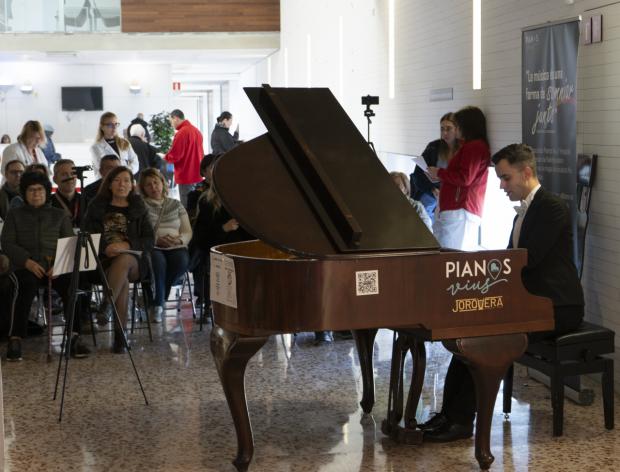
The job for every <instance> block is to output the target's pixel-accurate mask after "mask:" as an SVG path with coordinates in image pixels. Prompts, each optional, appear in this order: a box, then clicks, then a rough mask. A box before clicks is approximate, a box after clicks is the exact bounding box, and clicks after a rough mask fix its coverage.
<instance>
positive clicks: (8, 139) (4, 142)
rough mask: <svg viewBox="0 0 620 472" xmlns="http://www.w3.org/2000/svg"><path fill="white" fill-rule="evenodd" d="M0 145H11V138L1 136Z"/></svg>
mask: <svg viewBox="0 0 620 472" xmlns="http://www.w3.org/2000/svg"><path fill="white" fill-rule="evenodd" d="M0 144H11V137H10V136H9V135H8V134H3V135H2V139H0Z"/></svg>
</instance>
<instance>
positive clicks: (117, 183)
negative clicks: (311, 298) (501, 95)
mask: <svg viewBox="0 0 620 472" xmlns="http://www.w3.org/2000/svg"><path fill="white" fill-rule="evenodd" d="M476 113H477V114H476ZM119 126H120V122H119V120H118V117H117V116H116V115H115V114H114V113H111V112H106V113H103V114H102V115H101V117H100V120H99V124H98V127H97V130H96V138H95V140H94V143H93V144H92V146H91V159H92V163H93V165H94V169H95V175H96V176H97V177H99V178H98V179H97V180H95V181H94V182H92V183H90V184H89V185H87V186H85V187H84V188H83V189H81V192H80V189H78V188H77V178H76V171H75V167H76V166H75V162H74V161H72V160H70V159H63V158H62V156H60V155H57V157H58V160H56V162H55V163H54V166H53V172H52V173H51V175H50V170H49V168H48V165H49V164H48V160H47V159H46V157H45V155H44V154H43V151H42V148H44V147H45V146H46V144H47V142H46V133H45V130H44V127H43V126H42V125H41V123H40V122H38V121H34V120H30V121H27V122H26V123H25V124H24V125H23V127H22V130H21V132H20V134H19V136H18V137H17V140H16V142H14V143H8V145H7V146H6V147H5V148H4V150H3V152H2V160H1V165H0V171H1V174H2V179H3V180H2V186H1V187H0V223H2V224H3V227H2V233H1V236H0V241H1V243H2V252H3V253H4V254H6V255H7V256H8V260H9V261H10V267H9V268H8V270H7V271H10V272H11V273H12V274H13V275H14V277H13V279H14V280H15V281H16V283H17V285H18V289H17V290H16V291H15V293H16V294H17V295H16V302H15V307H14V309H13V310H11V311H10V314H8V315H4V314H3V313H0V318H1V319H0V335H4V336H7V337H8V340H9V342H8V347H7V358H8V359H9V360H19V359H21V358H22V348H21V346H22V343H21V340H22V339H23V338H24V337H25V336H27V334H28V320H29V316H30V314H31V307H32V303H33V300H34V298H35V296H36V294H37V293H38V291H39V288H40V287H44V286H47V284H48V283H49V282H50V281H51V285H52V287H53V289H54V290H55V291H56V292H57V293H58V295H59V296H60V299H61V300H62V307H63V310H64V312H65V313H67V304H68V303H69V302H70V300H69V296H70V294H69V293H68V287H69V281H70V276H69V275H61V276H58V277H56V276H54V277H52V272H51V269H52V266H53V260H54V257H55V254H56V247H57V242H58V239H59V238H63V237H67V236H72V235H74V234H76V232H77V231H78V230H80V229H82V230H84V231H87V232H89V233H91V234H97V233H98V234H101V238H100V247H99V256H100V259H101V261H102V265H103V269H104V271H105V274H106V278H107V282H108V283H109V285H110V287H111V289H112V304H113V307H112V306H108V308H110V309H112V308H113V309H114V310H113V311H115V312H116V313H117V314H118V319H119V321H120V323H116V318H114V319H113V322H114V323H115V324H114V338H113V347H112V350H113V351H114V352H123V351H124V349H125V347H126V345H125V342H124V341H125V340H124V335H123V333H122V331H121V328H122V327H124V326H125V325H126V323H127V318H128V303H129V293H130V286H131V283H132V282H137V281H141V282H145V286H146V287H147V292H148V293H149V296H150V306H149V314H148V316H149V319H150V320H151V321H153V322H156V323H158V322H161V321H162V318H163V316H165V304H166V301H167V299H168V297H169V295H170V292H171V288H172V286H173V285H174V284H175V283H179V282H180V281H182V280H183V277H184V276H185V274H187V273H188V271H190V270H191V271H192V272H193V274H194V282H195V288H196V292H195V295H196V296H199V297H201V298H202V300H203V302H204V300H208V298H209V297H208V293H204V291H203V290H204V288H205V287H207V286H208V277H206V276H205V274H208V270H209V268H208V266H209V257H208V255H209V251H210V249H211V248H212V247H213V246H215V245H218V244H223V243H229V242H237V241H244V240H249V239H253V236H252V235H251V234H249V233H247V232H246V231H245V230H244V228H243V227H241V226H240V225H239V222H238V221H237V220H236V219H235V218H234V217H233V216H232V215H230V214H229V213H228V211H227V210H226V208H224V206H223V205H222V202H221V200H220V198H219V195H218V193H217V189H216V188H215V186H214V185H213V182H212V178H211V173H212V171H213V167H214V164H215V162H216V160H217V157H218V156H217V155H215V154H210V155H207V156H205V157H204V159H203V160H202V162H201V164H200V174H201V175H202V177H203V178H204V180H203V181H202V182H200V183H199V184H197V185H196V186H195V189H194V190H193V191H192V192H190V194H189V196H188V208H187V209H186V208H185V207H184V206H183V205H182V204H181V203H180V201H179V200H177V199H173V198H171V197H170V196H169V195H168V185H167V181H166V179H165V177H164V176H163V175H162V173H161V172H160V170H159V169H158V167H160V165H161V159H160V158H159V156H158V155H157V152H156V150H155V148H154V147H153V146H151V145H150V144H148V143H147V141H146V135H145V133H144V132H145V129H144V127H143V126H142V125H141V124H140V125H136V124H134V125H133V126H131V128H130V129H131V137H130V139H129V140H128V139H125V138H123V137H121V136H120V135H119V133H118V130H119ZM441 126H442V141H441V142H440V143H439V145H438V147H437V149H438V156H437V159H431V160H430V161H429V162H428V163H429V173H428V174H426V175H425V176H423V178H424V179H425V181H428V182H434V184H433V186H432V188H431V191H432V192H433V196H435V197H436V195H437V193H438V188H439V183H441V185H442V187H444V186H448V187H449V186H450V185H458V184H459V183H461V184H462V182H460V181H459V180H458V175H457V174H458V170H456V169H454V168H453V167H455V166H453V164H454V163H458V162H460V161H466V163H468V164H470V167H471V168H472V169H474V168H475V169H474V170H472V171H471V172H470V174H472V175H474V173H476V174H475V177H476V179H474V180H475V182H474V184H475V185H478V186H479V187H481V188H484V185H485V184H486V181H485V180H484V179H483V177H482V174H481V172H479V169H482V168H483V167H484V166H486V164H487V160H488V145H487V144H486V128H485V123H484V116H483V115H482V114H481V112H480V111H479V110H478V109H472V108H467V109H464V110H461V111H459V112H458V113H456V114H447V115H445V116H444V117H442V119H441ZM451 126H452V128H457V131H454V129H448V128H450V127H451ZM444 128H446V129H445V130H444ZM49 135H50V134H49V133H48V136H49ZM7 138H8V137H7ZM457 138H459V139H460V141H458V142H457ZM3 141H10V140H8V139H7V140H5V139H4V138H3ZM444 142H445V143H444ZM442 143H443V144H445V145H443V147H442ZM478 144H480V145H478ZM133 146H136V147H139V148H140V149H134V148H133ZM476 146H478V147H476ZM470 148H471V149H470ZM478 148H480V149H478ZM143 151H144V152H143ZM427 154H428V153H427ZM425 157H427V156H425ZM442 159H443V160H445V163H444V162H443V161H442ZM442 163H443V164H445V171H444V169H441V170H439V171H438V170H437V167H444V166H443V165H442ZM474 164H475V165H474ZM478 174H480V176H479V175H478ZM136 178H138V179H139V185H137V184H136V182H135V179H136ZM392 178H393V180H394V182H395V183H396V184H397V185H398V186H399V188H400V189H401V191H402V192H403V194H405V196H407V198H409V195H410V194H414V193H415V192H416V190H418V191H419V190H420V189H415V188H410V185H409V180H408V179H407V176H405V175H404V174H402V173H392ZM52 182H53V183H54V186H55V188H56V189H55V192H54V193H52ZM428 182H427V183H428ZM446 188H447V187H446ZM479 193H480V191H477V192H475V196H477V195H478V194H479ZM440 195H441V194H440ZM409 201H410V203H411V204H412V205H413V207H414V208H415V210H416V211H417V212H418V214H419V215H420V217H421V218H422V220H423V221H424V223H425V224H426V225H427V226H428V227H429V229H431V224H432V223H431V220H432V218H433V215H429V214H427V211H426V210H425V208H424V206H425V205H423V204H422V203H420V202H419V201H417V200H413V199H411V198H409ZM439 202H440V208H439V211H440V212H444V211H446V210H448V208H445V207H444V206H443V205H441V203H442V200H441V198H439ZM475 203H476V205H474V207H473V210H472V209H471V208H470V206H471V205H470V206H468V205H469V200H467V202H465V203H464V205H463V206H464V208H465V210H467V211H469V212H471V211H474V213H476V211H475V210H476V209H477V208H478V207H479V206H480V203H479V202H478V201H476V202H475ZM427 208H428V207H427ZM449 209H451V208H449ZM443 219H445V214H444V213H442V218H441V220H443ZM85 278H86V280H85V281H82V280H80V288H81V289H82V290H81V291H85V292H86V293H89V292H88V290H89V288H90V286H91V285H92V284H101V283H102V281H101V280H100V279H99V276H98V274H97V271H91V272H89V274H88V276H86V277H85ZM1 290H5V288H4V286H2V287H0V291H1ZM88 296H89V297H90V295H88ZM75 298H76V299H77V304H76V307H75V311H76V313H77V316H75V319H74V323H75V324H74V326H73V330H72V332H71V333H68V335H69V336H68V343H67V345H66V348H67V349H68V350H70V353H71V355H73V356H74V357H85V356H87V355H88V353H89V350H88V348H87V347H86V346H85V345H84V344H83V343H82V341H81V339H80V332H81V328H82V326H84V325H85V322H89V321H90V322H92V313H91V305H90V300H89V299H86V300H85V299H84V297H82V298H80V297H75ZM206 305H207V306H208V304H206ZM99 311H100V312H102V311H105V308H103V309H102V308H101V306H100V308H99ZM98 321H101V320H98ZM109 321H110V320H109V318H105V319H104V320H103V321H102V322H103V323H108V322H109ZM89 324H90V323H89ZM3 327H5V328H3ZM319 334H320V333H319Z"/></svg>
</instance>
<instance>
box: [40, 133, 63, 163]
mask: <svg viewBox="0 0 620 472" xmlns="http://www.w3.org/2000/svg"><path fill="white" fill-rule="evenodd" d="M44 129H45V141H46V142H45V147H44V148H43V154H45V158H46V159H47V164H48V165H50V166H51V165H52V164H53V163H54V162H57V161H58V160H60V158H61V157H62V156H61V155H60V154H58V153H57V152H56V146H54V141H52V135H53V134H54V127H53V126H52V125H45V126H44Z"/></svg>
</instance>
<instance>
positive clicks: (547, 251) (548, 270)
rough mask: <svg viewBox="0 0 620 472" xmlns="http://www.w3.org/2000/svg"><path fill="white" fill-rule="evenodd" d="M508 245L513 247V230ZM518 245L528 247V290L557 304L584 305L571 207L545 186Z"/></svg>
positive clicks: (525, 282)
mask: <svg viewBox="0 0 620 472" xmlns="http://www.w3.org/2000/svg"><path fill="white" fill-rule="evenodd" d="M515 221H516V218H515ZM513 230H514V223H513ZM508 247H509V248H512V247H513V246H512V232H511V233H510V243H509V245H508ZM519 247H520V248H524V249H527V266H525V267H524V269H523V272H522V279H523V285H524V286H525V288H526V289H527V290H528V291H529V292H531V293H533V294H534V295H540V296H543V297H547V298H551V300H552V301H553V305H554V306H555V307H558V306H566V305H583V304H584V300H583V290H582V288H581V282H580V281H579V276H578V275H577V269H576V268H575V264H574V262H573V258H572V253H573V233H572V230H571V224H570V214H569V212H568V208H567V206H566V204H565V203H564V202H563V201H562V200H561V199H560V198H558V197H556V196H555V195H553V194H552V193H550V192H547V191H546V190H545V189H544V188H542V187H541V188H540V189H538V191H537V192H536V194H535V195H534V199H533V200H532V203H531V204H530V206H529V208H528V210H527V212H526V213H525V218H524V219H523V224H522V225H521V233H520V234H519Z"/></svg>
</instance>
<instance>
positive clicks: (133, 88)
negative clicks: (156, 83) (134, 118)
mask: <svg viewBox="0 0 620 472" xmlns="http://www.w3.org/2000/svg"><path fill="white" fill-rule="evenodd" d="M129 91H130V92H131V93H140V92H141V91H142V85H140V82H138V81H137V80H132V81H131V83H130V84H129Z"/></svg>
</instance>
